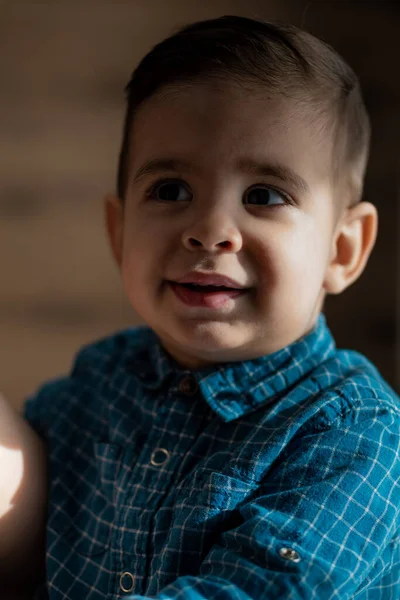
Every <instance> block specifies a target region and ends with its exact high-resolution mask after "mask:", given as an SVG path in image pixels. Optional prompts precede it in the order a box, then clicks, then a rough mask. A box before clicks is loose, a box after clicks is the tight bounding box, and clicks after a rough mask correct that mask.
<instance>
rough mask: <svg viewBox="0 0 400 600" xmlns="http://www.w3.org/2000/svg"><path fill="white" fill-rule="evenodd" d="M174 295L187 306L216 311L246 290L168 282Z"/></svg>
mask: <svg viewBox="0 0 400 600" xmlns="http://www.w3.org/2000/svg"><path fill="white" fill-rule="evenodd" d="M168 284H169V286H170V288H171V289H172V291H173V293H174V295H175V296H176V297H177V298H178V299H179V300H180V301H182V302H183V303H184V304H187V305H189V306H201V307H203V308H213V309H218V308H222V307H223V306H225V305H226V304H227V303H228V302H229V301H232V300H234V299H235V298H238V297H239V296H243V295H244V294H245V293H246V292H247V291H248V288H242V289H237V288H229V287H225V286H219V285H199V284H196V283H176V282H175V281H168Z"/></svg>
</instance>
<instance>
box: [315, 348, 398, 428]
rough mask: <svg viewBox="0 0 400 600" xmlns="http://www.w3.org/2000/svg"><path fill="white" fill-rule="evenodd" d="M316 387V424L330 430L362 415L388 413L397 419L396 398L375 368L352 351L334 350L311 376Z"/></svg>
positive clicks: (366, 359) (361, 355)
mask: <svg viewBox="0 0 400 600" xmlns="http://www.w3.org/2000/svg"><path fill="white" fill-rule="evenodd" d="M312 379H313V381H314V383H315V384H316V385H317V387H318V392H319V393H318V394H317V395H318V400H317V404H319V407H318V408H319V410H318V413H319V414H318V421H320V422H321V424H326V425H328V423H329V425H330V426H332V425H333V424H334V423H335V422H338V421H341V422H343V421H344V420H346V419H347V418H354V417H356V418H359V417H360V416H361V415H362V414H364V416H365V418H370V417H371V416H372V413H374V414H376V415H377V414H378V413H387V412H389V413H392V414H395V416H396V419H397V420H399V419H400V397H399V395H398V394H397V392H396V391H395V390H394V389H393V388H392V387H391V386H390V385H389V384H388V382H387V381H386V380H385V379H384V377H383V376H382V374H381V373H380V372H379V370H378V369H377V368H376V366H375V365H374V364H373V363H372V362H371V361H370V360H369V359H368V358H367V357H366V356H365V355H364V354H361V353H360V352H358V351H356V350H345V349H336V351H335V352H334V354H333V356H331V357H330V358H329V359H328V360H327V361H325V362H322V363H321V364H320V365H319V366H318V367H317V368H316V369H315V371H314V372H313V373H312Z"/></svg>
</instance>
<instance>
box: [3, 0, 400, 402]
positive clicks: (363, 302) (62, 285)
mask: <svg viewBox="0 0 400 600" xmlns="http://www.w3.org/2000/svg"><path fill="white" fill-rule="evenodd" d="M0 7H1V18H0V74H1V76H0V101H1V104H0V106H1V111H0V132H1V143H0V274H1V284H0V390H1V391H2V392H3V393H4V394H5V395H6V396H7V397H8V398H9V399H10V400H11V401H12V402H13V403H14V404H15V406H17V407H18V408H21V406H22V403H23V402H24V400H25V398H26V397H27V395H29V394H30V393H32V392H34V391H35V389H36V388H37V386H38V385H39V384H40V383H41V382H43V381H44V380H47V379H49V378H52V377H55V376H57V375H60V374H63V373H66V372H67V371H68V370H69V369H70V366H71V363H72V360H73V357H74V354H75V352H76V351H77V349H78V348H79V347H80V346H81V345H82V344H84V343H87V342H90V341H91V340H94V339H96V338H98V337H100V336H103V335H106V334H108V333H111V332H113V331H115V330H117V329H119V328H123V327H126V326H129V325H132V324H137V323H141V320H140V319H139V318H138V316H137V315H136V314H135V313H134V311H133V309H131V308H130V306H129V304H128V303H127V301H126V300H125V298H124V296H123V293H122V286H121V284H120V281H119V278H118V274H117V271H116V268H115V267H114V265H113V263H112V259H111V254H110V251H109V249H108V247H107V244H106V238H105V229H104V222H103V194H104V193H105V192H106V191H108V190H112V189H114V180H115V171H116V162H117V154H118V150H119V143H120V136H121V131H122V120H123V111H124V97H123V88H124V85H125V83H126V82H127V80H128V78H129V76H130V73H131V71H132V70H133V68H134V67H135V65H136V63H137V62H138V60H139V59H140V58H141V57H142V56H143V54H144V53H145V52H147V51H148V50H149V49H150V48H151V46H153V45H154V44H155V43H156V42H158V41H159V40H160V39H161V38H162V37H164V36H166V35H168V34H169V33H170V32H171V31H172V30H173V29H174V28H175V27H178V26H181V25H184V24H185V23H187V22H189V21H191V20H196V19H202V18H209V17H215V16H220V15H222V14H241V15H244V16H250V17H251V16H254V17H261V18H266V19H268V18H278V19H283V20H285V19H287V20H289V21H291V22H293V23H294V24H296V25H301V23H302V20H304V24H305V27H306V28H307V29H309V30H310V31H311V32H312V33H315V34H316V35H320V36H322V37H324V39H325V40H326V41H328V42H329V43H331V44H332V45H333V46H334V47H335V48H336V49H337V50H338V51H339V52H341V53H342V54H343V56H345V57H346V58H347V60H349V62H350V64H352V66H353V67H354V68H355V69H356V71H357V72H358V73H359V74H360V76H361V80H362V83H363V85H364V89H365V95H366V100H367V105H368V108H369V110H370V113H371V117H372V123H373V130H374V131H373V146H372V154H371V161H370V170H369V173H368V179H367V187H366V191H365V199H368V200H371V201H373V202H375V203H376V204H377V206H378V210H379V214H380V232H379V236H378V241H377V245H376V249H375V251H374V254H373V256H372V258H371V259H370V263H369V265H368V268H367V271H366V272H365V274H364V275H363V276H362V277H361V279H360V280H359V281H358V282H356V283H355V284H354V285H353V286H352V288H350V289H349V290H348V291H346V292H345V293H344V294H343V295H342V296H337V297H332V298H330V299H329V300H328V303H327V305H326V311H325V312H326V314H327V317H328V322H329V324H330V326H331V329H332V331H333V333H334V334H335V336H336V339H337V343H338V346H341V347H352V348H355V349H357V350H359V351H361V352H363V353H364V354H366V355H367V356H368V357H369V358H370V359H371V360H373V362H375V364H376V365H377V366H378V368H379V369H380V371H381V372H382V374H383V375H384V376H385V377H386V378H387V380H388V381H389V383H390V384H391V385H392V386H393V387H395V388H396V389H397V390H399V389H400V379H399V375H398V372H399V369H398V366H399V357H400V353H399V352H398V351H397V353H396V323H397V322H398V315H397V318H396V304H397V303H398V297H397V296H396V286H397V287H399V286H398V282H399V273H398V270H397V262H398V246H397V233H398V231H399V210H398V207H399V200H400V195H399V180H398V179H397V180H396V173H397V172H398V166H399V145H398V140H399V137H400V136H399V134H400V126H399V97H400V89H399V78H398V77H397V76H394V73H396V72H397V70H398V68H397V63H398V60H399V58H400V49H399V48H400V47H399V40H398V38H399V36H398V32H399V25H400V20H399V9H398V8H397V4H396V3H394V2H379V3H378V2H371V3H352V2H336V3H334V2H289V1H286V2H282V1H279V2H277V1H276V2H266V1H264V0H261V1H255V0H254V1H252V0H246V1H239V0H237V1H233V0H212V1H209V2H208V1H206V0H204V1H202V2H196V1H192V2H191V1H183V0H182V1H178V0H168V1H167V0H165V1H164V0H151V1H150V0H149V1H146V2H145V1H142V0H136V1H135V0H131V1H125V2H122V1H121V2H112V1H109V2H107V1H106V0H80V1H78V0H75V1H73V0H58V1H57V2H54V1H50V0H47V1H42V2H40V3H33V2H31V1H30V0H14V1H11V0H10V1H3V2H1V3H0ZM396 270H397V273H396ZM397 291H398V290H397ZM397 337H398V336H397Z"/></svg>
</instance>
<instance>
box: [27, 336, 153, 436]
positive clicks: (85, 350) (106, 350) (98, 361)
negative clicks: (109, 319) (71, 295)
mask: <svg viewBox="0 0 400 600" xmlns="http://www.w3.org/2000/svg"><path fill="white" fill-rule="evenodd" d="M148 333H149V329H148V327H141V326H138V327H129V328H126V329H123V330H120V331H117V332H115V333H113V334H110V335H107V336H103V337H101V338H99V339H97V340H95V341H93V342H90V343H87V344H85V345H83V346H82V347H81V348H80V349H79V350H78V351H77V352H76V354H75V356H74V358H73V361H72V367H71V370H70V373H69V374H67V375H64V376H61V377H54V378H51V379H48V380H47V381H45V382H44V383H42V384H41V385H40V386H39V388H38V389H37V390H36V391H35V392H34V393H33V394H31V395H30V396H28V398H27V399H26V401H25V405H24V410H23V416H24V417H25V418H26V419H27V421H28V422H29V423H30V424H31V426H32V427H33V428H34V429H35V430H36V431H37V432H38V433H39V434H40V435H41V437H43V438H47V437H48V430H49V426H50V423H54V424H55V423H56V421H58V420H59V417H60V415H65V414H67V413H68V412H70V411H71V410H72V411H74V407H78V406H79V404H80V402H81V398H82V395H85V400H86V401H87V400H88V393H89V392H90V395H92V396H93V397H96V396H97V395H98V393H99V389H100V387H101V386H102V385H103V382H104V381H107V379H108V378H109V377H110V375H111V373H113V372H114V371H115V370H116V369H117V368H118V365H119V364H121V363H122V361H124V360H125V358H126V357H127V356H128V354H129V356H133V355H134V353H135V349H136V348H137V349H139V348H142V347H143V345H144V344H146V343H148ZM97 397H98V396H97Z"/></svg>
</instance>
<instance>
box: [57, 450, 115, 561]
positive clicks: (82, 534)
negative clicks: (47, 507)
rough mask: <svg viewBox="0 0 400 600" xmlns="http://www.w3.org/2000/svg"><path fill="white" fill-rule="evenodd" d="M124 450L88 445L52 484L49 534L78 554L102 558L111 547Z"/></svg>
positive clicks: (79, 451)
mask: <svg viewBox="0 0 400 600" xmlns="http://www.w3.org/2000/svg"><path fill="white" fill-rule="evenodd" d="M121 450H122V449H121V447H120V446H118V445H116V444H111V443H109V442H91V443H90V444H86V445H85V446H83V447H82V449H79V448H78V449H76V451H75V453H74V458H73V460H72V461H70V462H69V463H68V465H66V466H65V467H64V468H63V469H62V472H61V474H60V475H59V476H58V477H57V478H56V479H55V481H54V483H53V486H52V490H51V507H52V510H51V511H50V516H49V532H50V533H51V532H53V533H54V535H56V537H57V538H61V539H62V542H63V543H66V544H68V545H69V546H72V547H73V549H74V551H75V552H77V553H78V554H82V555H84V556H94V555H96V554H102V553H103V552H105V551H106V549H107V548H108V546H109V544H110V538H111V532H112V527H113V524H114V517H115V500H114V498H115V486H116V482H117V477H118V473H119V469H120V461H121Z"/></svg>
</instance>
